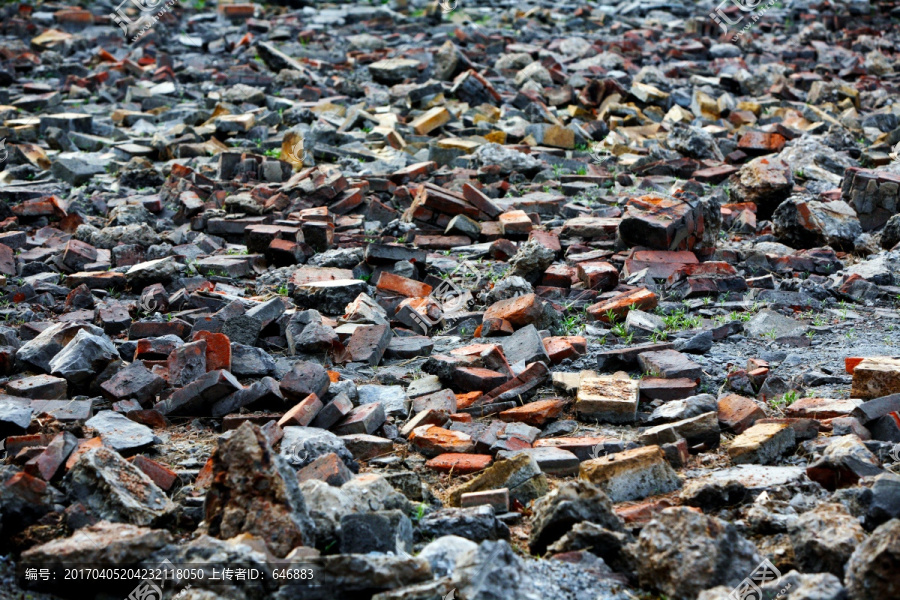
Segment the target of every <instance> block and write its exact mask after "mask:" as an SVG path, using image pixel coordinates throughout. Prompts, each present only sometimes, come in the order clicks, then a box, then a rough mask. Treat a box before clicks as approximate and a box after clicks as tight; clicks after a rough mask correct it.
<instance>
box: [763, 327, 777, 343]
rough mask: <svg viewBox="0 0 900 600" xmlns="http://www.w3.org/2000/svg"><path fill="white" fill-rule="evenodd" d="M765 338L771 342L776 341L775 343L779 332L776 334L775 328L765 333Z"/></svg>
mask: <svg viewBox="0 0 900 600" xmlns="http://www.w3.org/2000/svg"><path fill="white" fill-rule="evenodd" d="M763 337H765V338H766V339H768V340H769V341H772V342H774V341H775V338H776V337H778V332H776V331H775V328H774V327H773V328H772V329H770V330H769V331H767V332H765V333H764V334H763Z"/></svg>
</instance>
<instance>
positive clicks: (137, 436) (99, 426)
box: [85, 410, 160, 454]
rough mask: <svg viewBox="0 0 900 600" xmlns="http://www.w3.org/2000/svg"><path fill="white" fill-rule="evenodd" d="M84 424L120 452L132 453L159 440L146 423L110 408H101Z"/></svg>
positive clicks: (106, 443)
mask: <svg viewBox="0 0 900 600" xmlns="http://www.w3.org/2000/svg"><path fill="white" fill-rule="evenodd" d="M85 425H87V426H88V427H91V428H92V429H94V430H95V431H96V432H97V433H99V434H100V439H102V440H103V444H104V445H105V446H109V447H110V448H112V449H113V450H115V451H116V452H119V453H122V454H133V453H134V452H137V451H138V450H143V449H144V448H147V447H149V446H151V445H152V444H154V443H155V442H158V441H160V440H159V438H157V437H156V436H155V435H153V430H152V429H150V428H149V427H147V426H146V425H141V424H140V423H137V422H135V421H132V420H131V419H129V418H128V417H126V416H124V415H121V414H119V413H117V412H113V411H111V410H101V411H100V412H99V413H97V414H96V415H95V416H94V417H93V418H91V419H88V420H87V421H86V422H85Z"/></svg>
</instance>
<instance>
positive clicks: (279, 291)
mask: <svg viewBox="0 0 900 600" xmlns="http://www.w3.org/2000/svg"><path fill="white" fill-rule="evenodd" d="M275 293H276V294H278V295H279V296H287V295H288V286H287V284H286V283H283V284H281V285H280V286H279V287H278V289H277V290H275Z"/></svg>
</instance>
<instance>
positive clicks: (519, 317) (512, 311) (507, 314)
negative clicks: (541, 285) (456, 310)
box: [484, 294, 544, 328]
mask: <svg viewBox="0 0 900 600" xmlns="http://www.w3.org/2000/svg"><path fill="white" fill-rule="evenodd" d="M543 311H544V309H543V305H542V302H541V300H540V299H539V298H538V297H537V296H536V295H535V294H525V295H524V296H516V297H515V298H509V299H508V300H500V301H499V302H495V303H494V304H492V305H491V306H490V307H488V309H487V310H486V311H484V320H485V321H487V320H488V319H504V320H506V321H509V322H510V324H512V326H513V327H516V328H519V327H524V326H525V325H531V324H532V323H537V322H538V321H539V320H540V318H541V314H542V313H543Z"/></svg>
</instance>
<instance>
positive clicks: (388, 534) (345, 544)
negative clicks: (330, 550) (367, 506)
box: [341, 510, 413, 554]
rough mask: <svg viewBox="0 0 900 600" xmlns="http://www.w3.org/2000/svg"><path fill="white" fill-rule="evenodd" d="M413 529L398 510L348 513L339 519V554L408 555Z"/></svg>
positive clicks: (406, 518)
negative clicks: (403, 553)
mask: <svg viewBox="0 0 900 600" xmlns="http://www.w3.org/2000/svg"><path fill="white" fill-rule="evenodd" d="M412 538H413V527H412V521H410V520H409V517H407V516H406V515H404V514H403V513H402V512H400V511H399V510H388V511H379V512H371V513H351V514H347V515H344V516H343V517H341V552H342V553H345V554H351V553H354V554H365V553H367V552H391V553H394V554H398V553H400V552H409V551H410V550H412Z"/></svg>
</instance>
